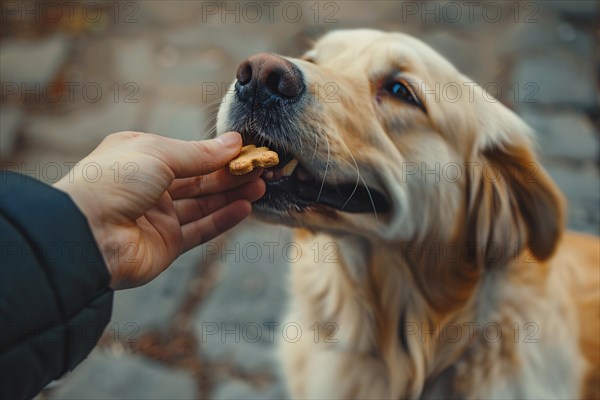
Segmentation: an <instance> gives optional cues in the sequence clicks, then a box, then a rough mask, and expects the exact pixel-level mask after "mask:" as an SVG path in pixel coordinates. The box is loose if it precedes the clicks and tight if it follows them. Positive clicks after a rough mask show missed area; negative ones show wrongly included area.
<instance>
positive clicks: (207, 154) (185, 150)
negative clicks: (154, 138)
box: [161, 132, 242, 178]
mask: <svg viewBox="0 0 600 400" xmlns="http://www.w3.org/2000/svg"><path fill="white" fill-rule="evenodd" d="M169 141H170V142H171V141H172V143H168V144H167V146H165V148H163V149H161V150H162V151H164V152H165V153H166V156H167V157H166V158H167V159H166V160H164V161H165V162H166V163H167V165H168V166H169V167H170V168H171V170H172V171H173V172H174V173H175V177H176V178H187V177H191V176H198V175H206V174H209V173H211V172H214V171H216V170H218V169H221V168H223V167H224V166H225V165H227V163H228V162H229V161H231V160H233V159H234V158H235V157H236V156H238V155H239V154H240V152H241V149H242V137H241V136H240V134H239V133H237V132H227V133H224V134H222V135H220V136H219V137H217V138H215V139H210V140H200V141H191V142H189V141H184V140H177V139H169Z"/></svg>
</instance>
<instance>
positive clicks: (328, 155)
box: [317, 135, 331, 203]
mask: <svg viewBox="0 0 600 400" xmlns="http://www.w3.org/2000/svg"><path fill="white" fill-rule="evenodd" d="M324 136H325V140H326V143H327V162H326V163H325V173H324V174H323V179H322V180H321V188H320V189H319V195H318V196H317V203H318V202H319V199H320V198H321V193H323V186H325V178H327V171H328V170H329V159H330V157H331V154H330V150H329V138H328V137H327V135H324Z"/></svg>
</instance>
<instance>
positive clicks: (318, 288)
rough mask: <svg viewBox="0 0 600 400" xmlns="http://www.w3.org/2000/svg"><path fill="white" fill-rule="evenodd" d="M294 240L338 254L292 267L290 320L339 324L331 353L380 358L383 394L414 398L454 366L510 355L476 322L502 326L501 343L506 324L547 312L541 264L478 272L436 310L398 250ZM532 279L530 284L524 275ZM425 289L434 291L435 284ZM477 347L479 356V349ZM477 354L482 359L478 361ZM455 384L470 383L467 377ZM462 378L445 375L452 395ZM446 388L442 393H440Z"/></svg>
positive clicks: (326, 239) (353, 239) (362, 242)
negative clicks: (325, 260)
mask: <svg viewBox="0 0 600 400" xmlns="http://www.w3.org/2000/svg"><path fill="white" fill-rule="evenodd" d="M298 237H299V239H300V240H306V243H305V244H306V246H310V245H311V244H313V243H335V244H336V245H337V246H338V253H337V257H336V260H335V262H334V263H317V264H316V263H315V262H314V259H313V258H312V257H309V258H310V260H308V259H307V260H304V261H302V263H303V265H296V266H293V268H292V274H293V275H294V276H293V290H294V291H295V296H294V297H293V300H292V307H293V308H295V309H296V316H298V315H302V318H305V319H306V320H305V322H306V323H308V324H312V323H314V322H320V323H321V324H325V323H330V322H334V323H335V324H336V325H337V327H338V332H337V334H336V340H339V342H338V344H337V345H336V348H338V349H341V351H343V352H348V353H351V354H364V355H366V356H370V357H373V358H374V359H378V360H380V362H381V365H383V366H384V367H383V368H384V371H385V373H384V374H380V375H383V377H382V378H381V379H384V380H385V382H384V383H382V385H384V386H386V387H387V388H388V389H389V395H390V396H395V395H396V394H399V395H401V397H403V398H417V397H419V396H420V395H421V394H422V393H423V390H426V389H427V386H435V383H436V382H435V381H436V380H437V379H438V378H440V377H443V375H444V374H447V373H448V371H449V370H451V369H452V368H455V365H456V364H457V363H459V362H461V361H462V362H463V363H466V364H468V365H471V366H472V365H473V364H475V365H476V366H475V368H477V365H478V364H479V363H484V364H485V363H486V362H488V361H490V360H494V359H497V357H498V354H511V352H515V346H516V345H515V344H513V342H512V341H511V340H498V341H493V342H490V341H486V340H485V337H483V336H482V333H481V328H482V325H483V324H485V323H494V324H501V325H502V330H503V332H502V333H503V334H504V335H505V337H504V338H503V339H507V338H506V334H507V333H508V332H509V330H510V329H511V325H512V324H514V323H515V322H517V321H521V323H526V322H527V321H530V320H531V319H529V318H531V315H529V314H528V313H530V312H532V311H533V310H534V309H536V310H535V311H536V312H535V313H532V315H540V312H542V313H543V312H544V311H543V309H544V308H547V303H548V299H547V296H546V294H545V293H544V292H545V289H544V287H545V285H546V281H547V279H546V278H547V277H546V278H543V279H539V274H542V275H544V274H546V275H547V269H548V268H547V265H545V264H542V263H538V264H534V265H533V266H532V265H531V264H530V265H527V266H518V265H516V262H514V263H512V264H511V265H507V266H505V268H497V269H493V270H491V271H485V273H482V274H481V275H480V277H479V278H478V279H477V281H476V283H474V284H470V285H469V286H468V287H469V289H468V293H463V294H462V295H461V296H449V297H447V299H448V301H449V302H456V301H457V300H456V299H460V301H459V302H458V303H452V304H447V305H446V306H444V307H441V306H440V304H436V303H435V302H434V303H432V301H431V296H427V295H425V294H424V293H423V291H422V285H420V284H418V283H417V282H416V281H417V280H418V279H422V277H419V275H418V274H419V273H423V271H419V270H418V268H419V267H422V266H418V265H411V264H410V257H405V255H406V253H404V254H403V251H402V247H401V246H399V245H386V244H382V243H375V242H371V241H369V240H368V239H364V238H361V237H358V236H354V235H345V236H336V237H335V238H333V237H331V236H329V235H327V234H324V233H318V234H314V235H313V234H312V233H308V232H306V231H303V232H302V233H301V234H300V235H299V236H298ZM467 267H468V266H467ZM515 271H516V272H515ZM519 271H523V272H519ZM531 274H534V275H536V279H528V278H527V276H525V275H531ZM428 279H430V280H432V281H434V280H441V282H439V283H438V287H439V285H442V284H443V283H444V281H443V279H444V276H429V277H428ZM515 279H516V280H517V282H515ZM502 281H504V282H505V283H506V284H502V283H501V282H502ZM531 282H533V283H535V284H532V283H531ZM507 285H511V287H512V288H513V289H511V290H514V292H512V295H514V294H515V293H517V294H518V299H516V300H512V299H509V300H507V298H509V297H510V296H511V295H509V297H507V296H506V294H500V293H497V292H496V290H497V288H498V287H506V286H507ZM427 289H428V290H435V285H434V286H429V287H428V288H427ZM349 299H351V300H350V301H349ZM441 300H442V298H439V297H438V298H436V301H441ZM500 302H503V304H504V306H503V307H502V308H503V309H507V310H510V312H509V314H506V315H501V314H500V313H499V312H498V311H499V309H500ZM520 302H527V304H528V306H527V307H526V308H524V309H523V310H521V309H520V308H521V306H522V304H520ZM553 303H554V302H553ZM507 304H508V305H509V308H506V305H507ZM554 306H555V304H553V305H552V307H554ZM298 312H299V313H298ZM292 315H294V311H292ZM357 316H360V317H357ZM298 318H301V317H298ZM448 327H451V328H452V329H455V330H456V329H459V330H460V334H458V336H457V335H456V334H453V333H452V332H454V331H452V330H448ZM519 328H520V329H523V326H520V327H519ZM492 333H493V332H492ZM525 333H527V332H525ZM521 334H523V331H521ZM510 339H512V338H510ZM482 348H485V349H486V351H484V352H482V351H478V349H479V350H481V349H482ZM472 354H475V355H477V356H476V357H475V356H472ZM482 354H484V355H486V357H489V360H488V359H487V358H486V359H485V360H483V359H481V355H482ZM494 357H496V358H494ZM509 358H510V357H509ZM490 363H492V364H493V362H492V361H490ZM517 364H518V362H517ZM493 368H499V367H495V366H493ZM503 368H505V366H504V367H503ZM461 379H466V380H469V379H471V378H470V374H466V378H461ZM461 379H456V378H452V380H453V383H452V384H453V388H452V390H453V391H454V393H455V394H456V395H457V396H461V395H466V394H468V393H466V392H463V391H462V388H461V386H463V385H461ZM349 381H352V380H351V379H350V380H349ZM432 383H434V384H432ZM464 387H465V388H468V387H470V384H469V382H464ZM445 391H446V393H448V389H447V388H446V389H445ZM467 392H468V389H467ZM351 394H352V393H351V392H347V393H345V395H351ZM358 394H359V393H353V395H358Z"/></svg>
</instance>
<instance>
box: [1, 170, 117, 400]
mask: <svg viewBox="0 0 600 400" xmlns="http://www.w3.org/2000/svg"><path fill="white" fill-rule="evenodd" d="M0 241H1V248H0V397H1V398H3V399H4V398H11V399H13V398H30V397H33V396H35V395H36V394H37V393H38V392H39V391H40V390H41V389H43V388H44V386H45V385H46V384H48V383H49V382H50V381H51V380H53V379H57V378H59V377H60V376H61V375H63V374H64V373H65V372H67V371H69V370H71V369H73V368H74V367H75V366H76V365H77V364H79V363H80V362H81V361H82V360H83V359H84V358H85V357H86V356H87V355H88V354H89V353H90V351H91V350H92V349H93V348H94V346H95V344H96V343H97V341H98V339H99V338H100V335H101V334H102V331H103V330H104V327H105V326H106V324H107V323H108V321H109V319H110V314H111V308H112V298H113V292H112V290H110V288H109V286H108V284H109V279H110V277H109V273H108V270H107V269H106V266H105V264H104V261H103V259H102V256H101V254H100V252H99V250H98V247H97V245H96V242H95V240H94V237H93V236H92V232H91V231H90V227H89V225H88V222H87V220H86V218H85V216H84V215H83V214H82V213H81V212H80V211H79V209H78V208H77V206H76V205H75V204H74V203H73V201H72V200H71V199H70V197H69V196H68V195H66V194H65V193H63V192H60V191H58V190H56V189H54V188H52V187H51V186H48V185H46V184H43V183H41V182H38V181H36V180H34V179H32V178H29V177H26V176H23V175H19V174H15V173H10V172H0Z"/></svg>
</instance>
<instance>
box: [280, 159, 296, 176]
mask: <svg viewBox="0 0 600 400" xmlns="http://www.w3.org/2000/svg"><path fill="white" fill-rule="evenodd" d="M297 165H298V160H296V159H293V160H292V161H290V162H289V163H287V164H286V165H285V167H283V168H282V170H281V172H282V173H283V176H290V175H292V174H293V173H294V170H295V169H296V166H297Z"/></svg>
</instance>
